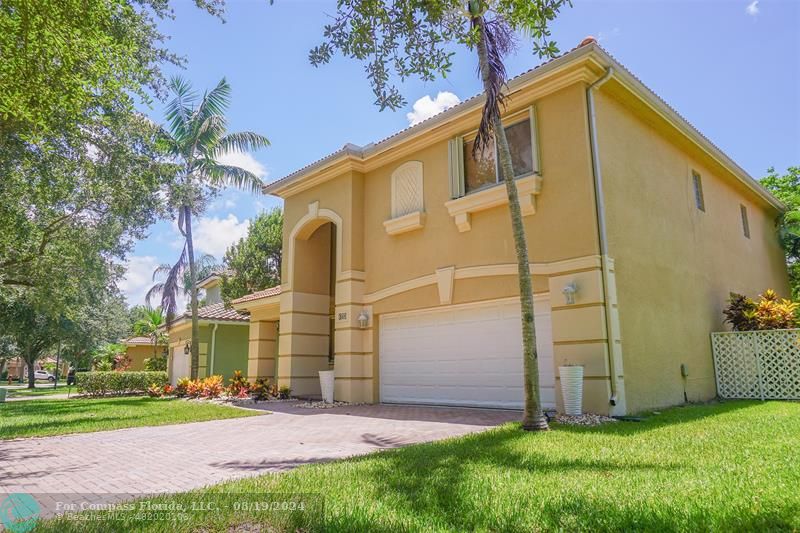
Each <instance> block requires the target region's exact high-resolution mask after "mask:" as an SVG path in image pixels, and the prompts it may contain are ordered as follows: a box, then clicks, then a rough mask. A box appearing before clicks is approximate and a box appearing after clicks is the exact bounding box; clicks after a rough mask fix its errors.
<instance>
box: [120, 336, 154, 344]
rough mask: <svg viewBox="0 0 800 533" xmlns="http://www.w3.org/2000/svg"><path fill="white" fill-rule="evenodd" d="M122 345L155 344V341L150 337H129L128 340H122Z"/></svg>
mask: <svg viewBox="0 0 800 533" xmlns="http://www.w3.org/2000/svg"><path fill="white" fill-rule="evenodd" d="M122 344H127V345H134V344H149V345H152V344H153V339H151V338H150V337H129V338H127V339H123V340H122Z"/></svg>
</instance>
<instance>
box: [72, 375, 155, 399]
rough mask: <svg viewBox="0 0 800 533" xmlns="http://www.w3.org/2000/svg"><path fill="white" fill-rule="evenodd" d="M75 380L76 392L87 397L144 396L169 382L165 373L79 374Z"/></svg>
mask: <svg viewBox="0 0 800 533" xmlns="http://www.w3.org/2000/svg"><path fill="white" fill-rule="evenodd" d="M76 378H77V386H78V392H79V393H82V394H87V395H89V396H114V395H120V394H144V393H145V392H147V389H148V388H150V386H152V385H156V386H158V387H163V386H164V385H166V384H167V383H168V382H169V378H168V377H167V373H166V372H79V373H78V374H77V375H76Z"/></svg>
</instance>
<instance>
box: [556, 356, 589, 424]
mask: <svg viewBox="0 0 800 533" xmlns="http://www.w3.org/2000/svg"><path fill="white" fill-rule="evenodd" d="M558 373H559V375H560V376H561V397H562V398H563V400H564V414H567V415H573V416H579V415H581V414H583V367H582V366H560V367H558Z"/></svg>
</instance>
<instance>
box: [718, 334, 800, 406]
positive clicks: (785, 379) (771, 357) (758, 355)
mask: <svg viewBox="0 0 800 533" xmlns="http://www.w3.org/2000/svg"><path fill="white" fill-rule="evenodd" d="M711 346H712V349H713V352H714V369H715V373H716V380H717V393H718V394H719V396H720V397H722V398H760V399H764V400H771V399H774V400H796V399H800V330H797V329H791V330H772V331H736V332H725V333H712V334H711Z"/></svg>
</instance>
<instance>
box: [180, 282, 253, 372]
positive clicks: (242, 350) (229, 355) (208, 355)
mask: <svg viewBox="0 0 800 533" xmlns="http://www.w3.org/2000/svg"><path fill="white" fill-rule="evenodd" d="M219 284H220V278H219V276H217V275H211V276H209V277H207V278H205V279H203V280H201V281H200V282H199V283H198V287H200V288H201V289H204V290H205V294H206V297H205V300H206V305H205V306H203V307H201V308H199V309H198V317H199V319H200V346H199V348H200V367H199V377H201V378H202V377H206V376H211V375H221V376H222V377H223V378H224V379H225V383H226V384H227V382H228V380H229V379H230V378H231V376H233V373H234V372H235V371H236V370H241V371H242V373H243V374H244V373H246V372H247V350H248V334H249V322H250V319H249V317H247V316H246V315H242V314H240V313H238V312H236V311H235V310H233V309H230V308H228V309H226V308H225V304H224V303H223V302H222V298H221V296H220V290H219ZM167 331H168V333H169V362H168V366H167V368H168V371H169V376H170V381H171V383H173V384H175V383H176V382H177V380H178V379H180V378H182V377H188V376H189V375H190V373H191V355H190V353H189V350H190V346H191V340H192V318H191V313H190V312H188V311H187V312H185V313H184V314H183V315H181V316H180V317H177V318H176V319H175V320H174V321H173V322H172V323H171V324H170V325H169V327H168V328H167Z"/></svg>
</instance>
